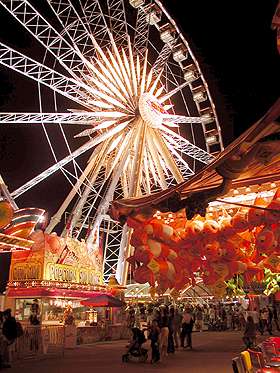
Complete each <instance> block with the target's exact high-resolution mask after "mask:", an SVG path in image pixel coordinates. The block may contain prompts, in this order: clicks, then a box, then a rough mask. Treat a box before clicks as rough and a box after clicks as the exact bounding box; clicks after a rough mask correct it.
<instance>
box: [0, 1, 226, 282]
mask: <svg viewBox="0 0 280 373" xmlns="http://www.w3.org/2000/svg"><path fill="white" fill-rule="evenodd" d="M45 2H46V4H45V5H46V6H48V7H49V11H50V12H52V14H53V17H51V16H49V15H48V16H46V14H45V11H44V10H43V11H42V9H40V8H37V6H38V4H37V3H36V2H35V1H31V0H0V5H1V6H2V8H3V9H5V10H6V12H8V13H9V14H10V15H11V16H13V17H14V18H15V19H16V20H17V21H18V23H19V24H20V25H21V26H22V27H23V28H24V29H25V30H26V31H27V32H28V33H29V34H30V35H32V37H33V38H34V39H35V40H36V41H37V42H39V45H40V48H42V49H43V51H44V58H43V60H41V61H37V60H35V59H33V58H30V57H28V56H26V55H24V54H23V53H20V52H18V51H16V50H15V49H12V48H11V47H9V46H8V45H6V44H4V43H3V42H0V65H2V66H5V67H7V68H9V69H11V70H14V71H15V72H17V73H19V74H21V75H23V76H25V77H27V78H29V79H31V80H33V81H35V82H37V85H38V97H39V102H40V110H39V111H38V112H36V113H23V112H18V113H1V114H0V124H1V125H7V124H9V125H12V124H17V125H23V124H38V125H43V128H44V133H45V135H46V138H47V141H48V144H49V146H50V148H51V151H52V153H53V156H54V159H55V163H54V164H53V165H50V167H49V168H48V169H47V170H44V171H42V172H41V173H40V174H39V175H37V176H36V177H35V178H33V179H32V180H30V181H28V182H26V183H25V184H24V185H22V186H21V187H19V188H17V189H16V190H14V191H13V192H12V193H11V196H12V198H14V199H16V198H18V197H19V196H20V195H22V194H23V193H25V192H27V191H28V190H29V189H31V188H33V187H34V186H36V185H37V184H39V183H41V182H43V181H45V180H46V179H47V178H48V177H49V176H50V175H52V174H53V173H55V172H56V171H58V170H60V171H62V172H63V174H64V175H65V176H66V178H67V179H68V181H70V182H71V185H72V189H71V191H70V193H69V194H68V195H67V196H66V198H65V200H64V201H63V203H62V205H61V206H60V208H59V209H58V210H57V212H56V214H55V215H54V216H53V217H52V219H51V222H50V224H49V226H48V228H47V230H48V231H49V232H50V231H52V230H53V229H54V228H55V227H56V225H57V224H58V222H60V220H61V218H62V216H63V215H64V214H66V213H67V216H68V218H67V224H66V225H65V229H64V231H63V234H64V235H72V236H73V237H76V238H85V239H86V240H87V244H88V249H89V250H90V251H92V253H93V255H94V252H95V250H98V247H97V246H98V245H100V242H101V241H102V245H103V249H104V256H105V260H104V278H105V280H107V279H108V277H109V276H110V274H112V273H116V275H117V278H118V279H119V281H121V282H122V283H125V282H126V279H127V272H128V268H127V263H126V257H127V256H128V255H129V254H130V252H131V247H130V244H129V238H130V235H131V231H130V230H129V229H127V227H124V228H123V227H121V226H119V225H118V224H117V223H116V222H114V221H112V220H111V219H110V218H109V215H108V208H109V206H110V202H111V201H112V199H114V198H122V197H132V196H139V195H142V194H146V193H152V192H154V191H156V190H159V189H165V188H168V187H170V186H172V185H174V184H176V183H178V182H181V181H182V180H184V179H186V178H188V177H190V176H191V175H193V173H194V172H195V170H196V168H197V167H198V166H199V165H200V164H207V163H209V162H211V161H212V160H213V159H214V157H215V154H216V153H217V152H219V151H220V150H221V149H222V147H223V145H222V138H221V131H220V126H219V123H218V119H217V115H216V112H215V106H214V104H213V101H212V99H211V96H210V93H209V90H208V86H207V84H206V82H205V80H204V77H203V75H202V73H201V70H200V68H199V66H198V63H197V61H196V59H195V57H194V55H193V54H192V51H191V50H190V48H189V45H188V43H187V41H186V40H185V38H184V37H183V35H182V34H181V33H180V30H179V29H178V27H177V25H176V24H175V22H174V21H173V19H172V18H171V17H170V16H169V14H168V13H167V12H166V10H165V9H164V7H163V6H162V4H161V3H160V1H159V0H143V1H136V0H107V1H106V2H105V1H100V0H99V1H97V0H77V1H75V5H74V2H72V1H71V0H46V1H45ZM133 7H134V8H133ZM133 11H134V13H135V14H134V16H131V13H132V12H133ZM54 19H55V21H54ZM151 27H154V28H155V29H156V30H157V35H158V37H157V39H156V37H155V32H154V31H153V32H151ZM48 56H51V58H47V57H48ZM49 61H53V62H52V63H50V62H49ZM41 85H43V86H46V87H48V88H49V89H50V90H51V91H52V92H53V97H54V102H53V107H54V110H53V112H48V113H45V112H43V110H42V107H43V103H44V97H42V94H41ZM56 94H59V95H61V96H63V97H65V99H66V102H65V104H64V105H61V104H60V107H59V108H58V105H57V100H56ZM70 102H74V103H75V104H76V105H78V106H80V109H72V108H71V106H70V104H69V103H70ZM61 107H62V109H61ZM66 109H67V110H68V111H69V110H70V112H66ZM178 113H180V114H178ZM44 124H53V125H58V126H59V128H60V130H61V135H62V138H63V141H65V142H66V144H67V149H68V154H66V155H65V156H64V157H62V159H60V158H61V157H60V158H59V157H57V155H56V150H55V149H54V148H53V146H52V142H51V139H50V135H49V133H48V131H47V128H48V127H45V126H44ZM62 125H63V126H62ZM69 125H80V126H81V131H80V133H78V134H77V135H76V137H82V138H83V137H86V138H87V139H86V141H85V143H84V144H83V145H82V146H80V147H77V146H76V149H75V150H74V151H72V150H71V147H70V145H69V143H68V140H70V141H71V143H73V139H68V138H67V129H68V128H69V127H68V126H69ZM182 126H184V127H185V129H184V132H186V133H188V138H189V140H187V139H185V138H184V137H183V136H181V134H180V132H181V129H182ZM196 127H199V129H200V132H198V133H200V134H201V133H202V134H203V136H204V148H200V147H199V146H197V145H196V136H197V135H196ZM200 143H201V141H200ZM71 146H73V144H71ZM86 152H88V153H89V155H88V162H87V164H86V166H79V164H78V160H77V159H78V157H79V156H81V155H82V154H84V153H86ZM90 152H91V153H90ZM190 159H191V160H192V161H191V162H190ZM70 164H73V166H74V171H70V169H69V167H68V165H70ZM71 204H72V205H73V204H74V208H73V209H72V210H71V211H69V210H68V212H67V209H69V205H71ZM101 236H102V240H101V241H100V237H101Z"/></svg>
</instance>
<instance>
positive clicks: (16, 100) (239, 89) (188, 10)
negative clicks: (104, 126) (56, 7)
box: [0, 0, 280, 272]
mask: <svg viewBox="0 0 280 373" xmlns="http://www.w3.org/2000/svg"><path fill="white" fill-rule="evenodd" d="M38 1H39V0H38ZM104 1H105V0H104ZM40 2H41V0H40ZM35 3H36V2H35ZM163 3H164V4H165V6H166V8H167V9H168V10H169V12H170V14H171V15H172V17H173V18H174V19H175V20H176V22H177V24H178V25H179V27H180V28H181V30H182V31H183V33H184V34H185V37H186V39H187V40H188V42H189V43H190V46H191V48H192V50H193V52H194V54H195V56H196V58H197V59H198V61H199V63H200V67H201V69H202V71H203V73H204V76H205V77H206V80H207V82H208V84H209V87H210V92H211V94H212V98H213V100H214V102H215V104H216V109H217V113H218V116H219V119H220V123H221V127H222V131H223V138H224V142H225V144H228V143H229V142H230V141H231V140H233V139H234V138H235V137H237V136H238V135H239V134H240V133H242V132H243V131H244V130H245V129H246V128H248V127H249V126H250V125H251V124H253V123H254V122H255V121H256V120H257V119H259V118H260V117H261V116H262V115H263V114H264V113H265V112H266V111H267V109H269V107H270V106H271V105H272V104H273V103H274V102H275V101H276V99H277V97H278V96H279V87H280V79H279V71H280V69H279V62H280V56H279V54H278V52H277V48H276V31H275V30H274V31H273V30H272V29H271V21H272V16H273V14H274V12H275V9H276V5H277V0H262V1H255V0H247V1H244V0H235V1H220V0H212V1H197V0H188V1H186V0H185V1H183V0H164V1H163ZM183 4H184V5H183ZM0 22H1V28H0V40H2V41H3V42H4V43H6V44H9V45H11V46H13V47H14V48H15V49H18V50H23V51H24V52H25V53H28V55H29V56H32V55H33V54H32V53H33V52H34V50H33V48H34V45H33V44H32V42H31V41H30V38H29V36H28V35H27V34H26V33H25V31H24V28H23V27H18V25H17V24H15V23H14V22H13V21H12V17H11V16H8V15H7V13H6V12H4V10H3V8H2V7H0ZM36 53H40V52H38V51H37V49H36ZM33 57H34V58H36V56H34V55H33ZM39 57H41V56H39ZM0 81H1V84H0V110H1V111H2V112H4V111H36V110H37V108H38V101H37V100H38V98H37V97H38V96H37V97H36V94H35V92H36V88H37V87H36V84H30V82H29V81H28V80H27V79H22V78H20V79H19V78H18V76H17V73H14V72H11V71H9V70H8V69H5V68H3V67H2V66H0ZM45 105H46V106H45V108H44V110H46V111H47V109H48V103H45ZM72 107H74V105H72ZM52 131H53V130H52ZM77 132H78V131H77V129H76V130H75V129H73V134H76V133H77ZM41 135H42V129H39V128H37V129H36V130H34V127H32V126H25V127H24V128H22V127H20V126H16V125H13V126H9V128H3V127H1V131H0V146H1V152H0V170H1V171H0V172H1V174H2V176H3V178H4V180H5V181H6V183H7V185H8V187H9V189H10V190H11V191H13V190H14V189H15V188H17V187H18V186H20V185H22V184H23V183H24V182H25V181H27V180H29V179H30V178H32V177H34V176H36V175H37V174H38V173H39V172H41V171H42V170H44V166H42V165H44V164H46V165H47V166H48V165H49V164H50V162H49V159H50V157H51V154H50V151H49V149H48V147H47V144H46V143H45V144H43V143H42V142H41V141H38V139H39V138H40V137H41ZM52 136H53V141H54V143H55V141H56V133H55V132H53V133H52ZM55 145H56V146H61V145H60V144H58V143H57V144H55ZM45 168H46V167H45ZM62 183H64V181H63V180H62V177H61V176H52V177H51V178H50V180H49V183H45V184H44V185H40V187H38V188H35V190H34V191H32V192H30V193H27V194H26V195H24V196H23V197H22V198H20V199H19V200H18V203H19V204H20V206H27V205H28V206H37V207H42V208H45V209H47V210H48V211H49V215H52V213H53V212H54V211H55V210H56V208H57V207H58V206H59V204H60V203H61V202H62V200H63V198H64V197H65V196H66V192H65V189H63V187H61V185H62ZM64 184H65V183H64ZM2 266H3V259H2V258H1V257H0V272H2V271H1V268H2Z"/></svg>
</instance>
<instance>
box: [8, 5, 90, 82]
mask: <svg viewBox="0 0 280 373" xmlns="http://www.w3.org/2000/svg"><path fill="white" fill-rule="evenodd" d="M1 5H2V6H3V7H5V8H6V9H7V10H8V11H9V12H10V14H11V15H12V16H13V17H14V18H15V19H17V20H18V21H19V22H20V23H21V24H22V25H23V26H24V27H25V29H26V30H27V31H28V32H29V33H30V34H31V35H33V36H34V37H35V38H36V39H37V40H38V41H39V42H40V43H41V44H42V45H43V46H44V47H45V48H46V50H47V51H49V52H50V53H51V54H53V55H54V56H55V57H56V59H57V61H58V62H59V63H60V64H61V65H62V66H63V67H64V68H65V69H66V70H67V72H68V73H69V74H70V75H72V76H73V77H74V79H77V80H80V76H81V74H80V73H81V71H83V70H84V69H86V64H85V63H84V61H83V58H82V56H81V54H79V53H78V52H77V50H75V49H74V48H73V47H72V45H71V44H70V43H68V41H67V40H65V39H64V38H63V37H62V35H61V33H59V32H57V31H56V30H55V29H54V27H53V26H51V24H50V23H49V22H48V21H47V20H46V19H45V18H44V17H43V16H42V15H41V14H40V13H39V12H38V11H37V10H36V9H35V8H34V7H33V6H32V5H31V4H30V3H29V1H27V0H5V1H3V0H1Z"/></svg>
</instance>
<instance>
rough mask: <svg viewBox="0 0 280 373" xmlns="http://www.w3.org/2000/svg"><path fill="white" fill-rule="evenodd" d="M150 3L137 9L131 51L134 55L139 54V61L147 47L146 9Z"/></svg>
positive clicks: (147, 23)
mask: <svg viewBox="0 0 280 373" xmlns="http://www.w3.org/2000/svg"><path fill="white" fill-rule="evenodd" d="M150 3H151V1H150V2H149V4H147V5H144V6H140V7H139V8H138V11H137V19H136V25H135V31H134V39H133V51H134V53H135V54H136V55H139V56H140V60H141V62H142V61H143V59H144V58H145V54H146V51H147V49H148V42H149V31H150V23H149V22H148V21H149V19H148V20H147V11H146V9H147V8H149V7H150Z"/></svg>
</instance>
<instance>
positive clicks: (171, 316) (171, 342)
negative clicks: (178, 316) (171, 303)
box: [167, 307, 175, 354]
mask: <svg viewBox="0 0 280 373" xmlns="http://www.w3.org/2000/svg"><path fill="white" fill-rule="evenodd" d="M174 316H175V310H174V307H170V310H169V317H168V331H169V333H168V343H167V353H168V354H174V352H175V344H174Z"/></svg>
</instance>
